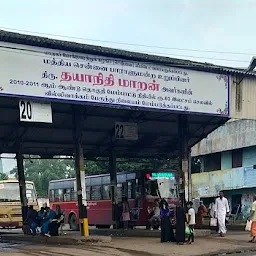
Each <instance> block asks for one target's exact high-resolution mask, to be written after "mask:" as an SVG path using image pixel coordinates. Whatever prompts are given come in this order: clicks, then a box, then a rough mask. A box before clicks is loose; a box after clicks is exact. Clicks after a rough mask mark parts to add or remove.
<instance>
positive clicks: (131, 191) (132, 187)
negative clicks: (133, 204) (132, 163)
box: [127, 181, 136, 199]
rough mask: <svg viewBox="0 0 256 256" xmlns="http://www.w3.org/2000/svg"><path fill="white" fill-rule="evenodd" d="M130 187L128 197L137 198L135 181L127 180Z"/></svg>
mask: <svg viewBox="0 0 256 256" xmlns="http://www.w3.org/2000/svg"><path fill="white" fill-rule="evenodd" d="M127 185H128V186H127V188H128V199H135V193H136V191H135V181H128V182H127Z"/></svg>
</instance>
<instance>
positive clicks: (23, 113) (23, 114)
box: [20, 100, 32, 121]
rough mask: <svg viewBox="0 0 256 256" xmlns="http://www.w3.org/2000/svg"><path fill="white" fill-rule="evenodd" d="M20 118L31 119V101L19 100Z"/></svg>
mask: <svg viewBox="0 0 256 256" xmlns="http://www.w3.org/2000/svg"><path fill="white" fill-rule="evenodd" d="M20 120H21V121H31V120H32V103H31V102H30V101H25V100H21V101H20Z"/></svg>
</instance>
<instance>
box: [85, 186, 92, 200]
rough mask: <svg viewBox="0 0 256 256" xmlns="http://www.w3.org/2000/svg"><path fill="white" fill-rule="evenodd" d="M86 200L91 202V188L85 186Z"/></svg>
mask: <svg viewBox="0 0 256 256" xmlns="http://www.w3.org/2000/svg"><path fill="white" fill-rule="evenodd" d="M86 200H91V187H90V186H86Z"/></svg>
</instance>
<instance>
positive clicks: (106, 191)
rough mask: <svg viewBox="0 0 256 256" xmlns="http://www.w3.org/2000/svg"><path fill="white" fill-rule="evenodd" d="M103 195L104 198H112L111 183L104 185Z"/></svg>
mask: <svg viewBox="0 0 256 256" xmlns="http://www.w3.org/2000/svg"><path fill="white" fill-rule="evenodd" d="M102 196H103V200H109V199H110V186H109V185H103V191H102Z"/></svg>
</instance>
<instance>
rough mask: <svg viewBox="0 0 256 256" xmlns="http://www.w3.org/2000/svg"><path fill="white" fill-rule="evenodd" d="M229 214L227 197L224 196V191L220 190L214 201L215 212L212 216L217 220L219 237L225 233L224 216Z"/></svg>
mask: <svg viewBox="0 0 256 256" xmlns="http://www.w3.org/2000/svg"><path fill="white" fill-rule="evenodd" d="M227 214H229V205H228V200H227V198H225V197H224V192H223V191H220V193H219V197H218V198H217V199H216V202H215V213H214V217H216V218H217V220H218V226H219V231H218V232H219V234H220V236H221V237H224V235H225V234H226V233H227V228H226V216H227Z"/></svg>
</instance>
